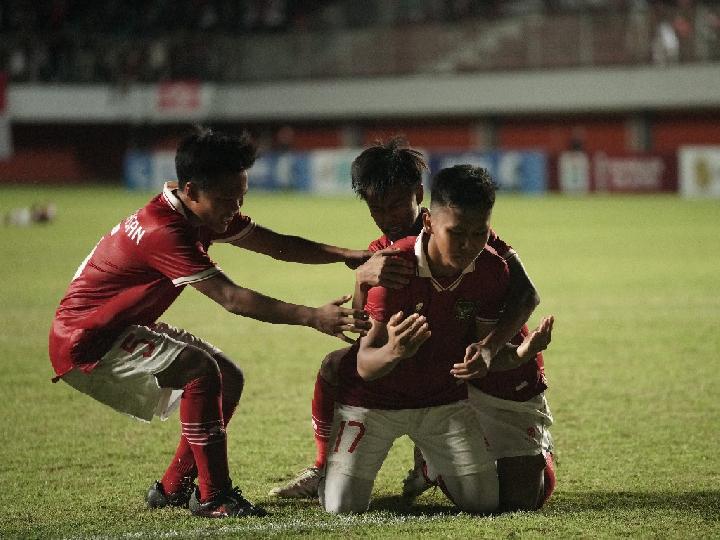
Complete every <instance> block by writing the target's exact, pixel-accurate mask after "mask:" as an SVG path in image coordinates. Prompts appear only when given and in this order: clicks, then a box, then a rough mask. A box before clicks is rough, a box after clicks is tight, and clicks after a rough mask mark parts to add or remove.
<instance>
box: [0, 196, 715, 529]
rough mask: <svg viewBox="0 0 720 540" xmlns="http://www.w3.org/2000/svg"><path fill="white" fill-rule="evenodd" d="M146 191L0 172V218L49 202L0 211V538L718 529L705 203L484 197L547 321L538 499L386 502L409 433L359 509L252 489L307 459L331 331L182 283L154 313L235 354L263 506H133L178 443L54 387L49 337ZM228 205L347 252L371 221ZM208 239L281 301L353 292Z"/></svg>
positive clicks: (326, 273) (235, 461) (322, 208)
mask: <svg viewBox="0 0 720 540" xmlns="http://www.w3.org/2000/svg"><path fill="white" fill-rule="evenodd" d="M151 195H152V194H147V193H140V194H138V193H128V192H126V191H124V190H122V189H120V188H113V187H97V186H96V187H77V188H75V187H73V188H70V187H68V188H42V189H33V190H31V189H28V188H8V187H3V188H0V212H2V213H4V212H6V211H7V210H8V209H10V208H12V207H16V206H22V205H27V204H30V203H32V202H42V201H54V202H55V203H56V204H57V206H58V219H57V221H56V222H55V223H53V224H51V225H47V226H34V227H29V228H13V227H4V226H2V225H0V235H1V239H0V246H1V247H2V258H3V261H4V264H3V265H2V275H1V278H2V279H1V280H0V283H1V285H0V305H2V310H1V311H0V351H1V352H2V365H3V366H4V372H3V377H2V382H0V385H1V388H2V401H1V404H0V412H1V413H2V418H3V419H4V421H5V428H4V430H3V432H4V433H5V436H4V440H3V444H2V451H1V452H2V461H1V463H0V485H1V486H2V489H1V490H0V537H2V538H11V537H21V538H48V537H65V538H188V537H196V536H212V537H227V538H238V537H243V536H246V537H253V538H257V537H262V536H283V537H284V536H295V535H302V536H316V537H324V538H331V537H348V536H353V537H355V536H366V537H372V538H395V537H399V536H403V537H419V536H427V537H444V538H466V537H473V538H478V537H480V538H511V539H518V538H548V537H553V538H564V537H581V538H612V537H620V536H623V537H633V538H635V537H654V538H712V537H714V538H717V537H720V457H719V453H718V441H720V420H719V418H720V400H718V395H720V394H719V393H718V392H719V390H718V389H719V388H720V373H719V371H718V368H719V366H720V364H719V363H718V360H719V357H720V333H719V330H720V288H719V287H718V283H720V241H719V239H720V201H685V200H681V199H679V198H676V197H673V196H638V197H587V198H570V197H560V196H547V197H540V198H522V197H517V196H510V195H507V194H504V193H500V194H499V197H498V202H497V205H496V210H495V215H494V227H495V229H496V230H497V231H498V233H499V234H500V236H501V237H502V238H503V239H505V240H507V241H509V243H511V244H512V245H513V247H515V248H516V250H517V251H518V252H519V253H520V255H521V257H522V260H523V261H524V263H525V265H526V267H527V268H528V271H529V273H530V275H531V276H532V277H533V278H534V280H535V282H536V285H537V287H538V289H539V291H540V295H541V297H542V304H541V306H540V307H539V309H538V311H537V312H536V314H535V315H534V316H533V318H532V320H531V323H535V322H536V321H537V320H538V319H539V317H540V315H543V314H554V315H555V316H556V324H555V331H554V334H553V338H554V340H553V343H552V344H551V349H550V351H549V352H548V353H547V356H546V364H547V374H548V378H549V380H550V386H551V388H550V390H549V391H548V397H549V401H550V405H551V407H552V409H553V413H554V415H555V420H556V425H555V426H554V428H553V434H554V436H555V442H556V447H557V450H558V456H559V466H558V488H557V491H556V493H555V495H554V497H553V499H551V501H550V503H549V505H548V506H547V507H546V508H545V509H544V510H542V511H541V512H539V513H518V514H509V515H501V516H497V517H491V518H474V517H470V516H468V515H464V514H457V513H456V512H455V511H454V510H453V508H452V506H451V505H450V504H449V503H448V501H447V500H446V499H445V498H444V497H443V496H442V494H441V493H440V492H439V491H438V492H430V493H428V494H425V495H424V496H423V497H421V498H420V499H419V501H418V503H417V504H416V505H415V506H414V507H412V508H411V509H409V510H404V509H402V508H401V507H400V506H399V498H398V494H399V490H400V485H401V481H402V478H403V477H404V475H405V472H406V471H407V469H408V468H409V467H410V462H411V447H410V444H409V441H407V440H402V441H399V443H398V444H396V445H395V447H394V448H393V450H392V451H391V454H390V457H389V459H388V461H387V462H386V463H385V465H384V466H383V469H382V470H381V472H380V475H379V477H378V480H377V482H376V485H375V491H374V498H373V504H372V506H371V511H370V512H369V513H368V514H365V515H362V516H354V517H334V516H327V515H325V514H324V513H323V512H322V511H321V510H320V508H319V507H318V505H317V503H314V502H312V501H301V502H275V501H272V500H269V499H268V498H267V496H266V493H267V491H268V490H269V489H270V488H271V487H272V486H273V485H275V483H276V482H278V481H280V480H284V479H286V478H287V477H289V476H290V475H291V474H292V473H294V472H296V471H297V470H299V469H301V468H303V467H304V466H307V465H308V464H309V462H310V460H311V458H312V456H313V441H312V430H311V427H310V399H311V396H312V385H313V382H314V377H315V372H316V370H317V367H318V365H319V362H320V360H321V359H322V358H323V356H324V355H325V354H326V353H327V352H329V351H331V350H333V349H334V348H339V347H341V346H342V345H343V344H342V342H340V341H339V340H336V339H333V338H330V337H327V336H323V335H320V334H318V333H316V332H313V331H311V330H309V329H304V328H297V327H285V326H273V325H267V324H261V323H257V322H255V321H252V320H248V319H240V318H237V317H234V316H232V315H230V314H227V313H225V312H223V311H222V310H221V309H219V308H218V307H217V306H215V305H213V304H212V302H210V301H209V300H207V299H206V298H204V297H202V296H201V295H200V294H199V293H197V292H196V291H194V290H191V289H190V288H189V289H188V290H187V291H185V292H184V293H183V295H182V297H181V298H180V300H179V301H178V302H177V303H176V304H175V305H174V306H173V307H172V308H171V310H170V311H169V312H168V313H167V314H166V316H165V317H164V318H163V320H165V321H167V322H169V323H171V324H175V325H177V326H182V327H184V328H187V329H188V330H190V331H192V332H194V333H196V334H197V335H199V336H202V337H204V338H206V339H207V340H209V341H211V342H212V343H214V344H216V345H217V346H219V347H221V348H222V349H223V350H224V351H225V352H226V353H227V354H228V355H229V356H230V357H231V358H234V359H235V360H237V361H238V362H239V364H240V365H241V366H242V367H243V369H244V371H245V374H246V377H247V384H246V390H245V394H244V396H243V399H242V401H241V404H240V409H239V411H238V414H237V415H236V417H235V419H234V420H233V422H232V423H231V424H230V429H229V440H228V444H229V454H230V468H231V473H232V475H233V479H234V481H235V482H236V483H237V484H239V485H240V486H241V488H242V489H243V492H244V494H245V495H246V496H247V497H248V498H249V499H250V500H253V501H255V502H258V503H261V504H264V505H265V506H266V507H267V508H268V510H269V511H270V512H271V514H272V515H271V516H270V517H268V518H262V519H260V518H253V519H248V520H233V519H231V520H221V521H205V520H200V519H197V518H192V517H191V516H190V515H189V514H188V513H187V512H186V511H183V510H161V511H155V512H150V511H147V510H146V509H145V507H144V501H143V497H144V493H145V490H146V489H147V487H148V486H149V484H150V483H151V481H153V480H155V479H157V478H159V477H160V476H161V475H162V472H163V470H164V468H165V466H166V464H167V462H168V460H169V459H170V457H171V455H172V452H173V451H174V447H175V444H176V442H177V438H178V436H179V423H178V421H177V418H176V417H173V419H171V420H170V421H168V422H165V423H160V422H154V423H153V425H148V424H143V423H140V422H135V421H132V420H130V419H128V418H125V417H122V416H121V415H118V414H116V413H114V412H113V411H111V410H109V409H107V408H105V407H103V406H102V405H100V404H97V403H95V402H93V401H92V400H90V399H89V398H86V397H84V396H82V395H80V394H79V393H77V392H75V391H72V390H71V389H69V388H68V387H66V386H64V385H63V384H57V385H52V384H51V383H50V377H51V375H52V372H51V367H50V364H49V361H48V359H47V332H48V329H49V325H50V321H51V319H52V315H53V313H54V310H55V307H56V304H57V302H58V301H59V299H60V297H61V296H62V294H63V292H64V290H65V287H66V286H67V283H68V281H69V279H70V278H71V276H72V274H73V272H74V271H75V269H76V267H77V266H78V264H79V263H80V261H82V260H83V258H84V257H85V256H86V255H87V253H88V252H89V250H90V249H91V248H92V246H93V245H94V244H95V242H96V241H97V240H98V239H99V238H100V236H101V235H102V234H104V233H106V232H107V231H108V230H109V229H110V228H111V227H112V226H113V225H115V224H116V223H117V222H118V221H119V220H120V219H122V218H123V217H125V216H126V215H128V214H129V213H131V212H132V211H134V210H135V209H136V208H138V207H139V206H141V205H142V204H144V202H145V201H146V200H147V199H149V197H150V196H151ZM244 211H245V212H246V213H247V214H249V215H251V216H252V217H253V218H255V219H256V220H257V221H258V222H260V223H262V224H264V225H266V226H269V227H270V228H273V229H275V230H278V231H281V232H289V233H293V234H299V235H303V236H307V237H309V238H313V239H317V240H321V241H324V242H328V243H335V244H339V245H346V246H349V247H357V248H364V247H365V246H366V245H367V243H368V242H369V241H370V240H372V239H374V238H375V237H376V236H378V233H377V231H376V229H375V227H374V225H373V224H372V222H371V221H370V218H369V215H368V213H367V210H366V208H365V205H364V204H363V203H362V202H360V201H358V200H356V199H354V198H351V197H348V198H327V199H323V198H310V197H307V196H296V195H267V194H261V193H254V192H252V191H251V192H250V194H249V195H248V197H247V199H246V205H245V208H244ZM210 253H211V256H213V258H214V259H215V260H216V261H217V262H218V263H219V265H220V266H221V267H222V268H223V270H225V271H226V272H227V273H228V274H229V275H230V276H231V277H232V278H233V279H234V280H235V281H236V282H238V283H240V284H243V285H245V286H248V287H250V288H254V289H256V290H259V291H262V292H265V293H267V294H270V295H272V296H275V297H278V298H283V299H287V300H290V301H294V302H300V303H308V304H310V305H319V304H322V303H325V302H327V301H329V300H331V299H333V298H335V297H337V296H340V295H342V294H344V293H350V292H352V279H353V278H352V274H351V272H350V271H349V270H347V269H346V268H345V267H344V266H341V265H330V266H325V267H309V266H299V265H289V264H286V263H280V262H276V261H273V260H271V259H268V258H264V257H262V256H259V255H255V254H252V253H248V252H244V251H239V250H236V249H233V248H229V247H227V246H218V247H216V248H213V250H211V252H210Z"/></svg>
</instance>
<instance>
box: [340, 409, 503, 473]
mask: <svg viewBox="0 0 720 540" xmlns="http://www.w3.org/2000/svg"><path fill="white" fill-rule="evenodd" d="M403 435H408V436H409V437H410V438H411V439H412V440H413V441H414V442H415V444H416V445H417V446H418V447H419V448H420V449H421V450H422V452H423V456H425V459H426V460H427V462H428V463H429V464H431V465H432V467H433V469H434V470H436V471H437V472H438V473H439V474H442V475H444V476H466V475H471V474H476V473H480V472H483V471H486V470H489V469H493V468H494V467H495V458H494V457H493V456H492V455H491V454H490V452H489V450H488V445H487V442H486V441H485V437H484V435H483V432H482V429H481V427H480V425H479V424H478V422H477V421H476V419H475V416H474V414H473V413H472V410H471V409H470V408H469V405H468V403H467V401H460V402H457V403H452V404H449V405H441V406H438V407H428V408H423V409H402V410H382V409H365V408H362V407H352V406H349V405H339V406H338V407H337V409H336V412H335V419H334V422H333V430H332V434H331V436H330V441H331V443H330V445H329V447H328V472H327V474H328V475H329V474H332V472H333V471H337V472H339V473H342V474H345V475H347V476H351V477H355V478H362V479H365V480H370V481H373V480H375V477H376V476H377V473H378V471H379V470H380V467H381V466H382V464H383V461H385V458H386V457H387V454H388V452H389V451H390V448H391V447H392V445H393V442H394V441H395V439H397V438H399V437H401V436H403Z"/></svg>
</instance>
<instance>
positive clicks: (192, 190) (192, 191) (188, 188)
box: [183, 180, 200, 202]
mask: <svg viewBox="0 0 720 540" xmlns="http://www.w3.org/2000/svg"><path fill="white" fill-rule="evenodd" d="M183 193H184V194H185V196H186V197H187V198H188V199H190V200H191V201H193V202H197V200H198V198H199V197H200V188H199V187H198V185H197V184H196V183H195V182H193V181H192V180H188V181H187V182H185V185H184V186H183Z"/></svg>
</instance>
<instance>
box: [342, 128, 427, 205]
mask: <svg viewBox="0 0 720 540" xmlns="http://www.w3.org/2000/svg"><path fill="white" fill-rule="evenodd" d="M427 168H428V167H427V164H426V163H425V160H424V159H423V155H422V153H420V152H419V151H417V150H413V149H412V148H410V147H409V146H408V143H407V141H406V140H405V139H404V138H402V137H393V138H392V139H390V140H389V141H387V142H386V143H383V142H381V141H376V142H375V143H374V144H373V146H371V147H369V148H366V149H365V150H363V152H362V153H361V154H360V155H359V156H358V157H356V158H355V160H354V161H353V162H352V168H351V176H352V188H353V191H354V192H355V193H356V194H357V195H358V197H360V198H361V199H365V200H367V198H368V196H383V195H384V194H385V193H387V192H388V191H389V190H390V189H392V188H394V187H396V186H404V187H407V188H409V189H417V188H418V187H420V186H421V185H422V174H423V170H427Z"/></svg>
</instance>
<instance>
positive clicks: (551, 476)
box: [540, 454, 557, 508]
mask: <svg viewBox="0 0 720 540" xmlns="http://www.w3.org/2000/svg"><path fill="white" fill-rule="evenodd" d="M544 476H545V492H544V494H543V500H542V502H541V503H540V508H542V507H543V506H544V505H545V503H546V502H547V501H548V499H549V498H550V495H552V494H553V491H555V484H556V483H557V480H556V478H555V462H554V461H553V455H552V454H547V455H546V456H545V471H544Z"/></svg>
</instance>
